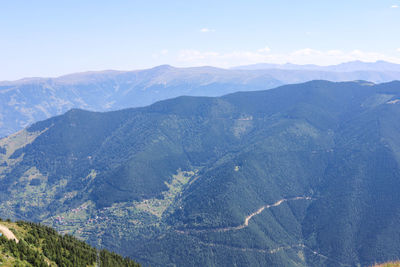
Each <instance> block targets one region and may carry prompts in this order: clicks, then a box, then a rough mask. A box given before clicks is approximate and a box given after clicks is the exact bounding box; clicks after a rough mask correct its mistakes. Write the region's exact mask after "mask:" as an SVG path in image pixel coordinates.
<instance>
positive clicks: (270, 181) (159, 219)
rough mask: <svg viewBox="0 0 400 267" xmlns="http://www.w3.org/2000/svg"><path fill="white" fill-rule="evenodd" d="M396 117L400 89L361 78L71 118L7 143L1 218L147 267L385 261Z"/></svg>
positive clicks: (398, 147)
mask: <svg viewBox="0 0 400 267" xmlns="http://www.w3.org/2000/svg"><path fill="white" fill-rule="evenodd" d="M399 118H400V82H391V83H386V84H379V85H374V84H371V83H367V82H362V81H360V82H346V83H331V82H326V81H313V82H309V83H304V84H298V85H289V86H284V87H280V88H277V89H273V90H268V91H257V92H241V93H235V94H231V95H226V96H223V97H219V98H211V97H179V98H176V99H171V100H167V101H162V102H158V103H156V104H153V105H151V106H149V107H145V108H137V109H126V110H121V111H115V112H108V113H94V112H87V111H82V110H71V111H69V112H67V113H66V114H64V115H62V116H58V117H54V118H51V119H49V120H46V121H42V122H39V123H36V124H34V125H32V126H31V127H30V128H28V129H26V130H24V131H21V132H20V133H18V134H16V135H13V136H10V137H8V138H5V139H1V140H0V147H2V148H3V149H4V150H3V151H4V153H1V154H0V160H1V162H0V188H1V190H2V194H0V215H2V216H3V217H11V218H20V219H26V218H29V219H31V220H34V221H40V222H43V223H45V224H48V225H51V226H53V227H55V228H56V229H57V230H58V231H60V232H62V233H68V234H71V235H74V236H77V237H80V238H83V239H84V240H86V241H88V242H89V243H90V244H93V245H96V246H97V247H101V248H103V247H104V248H107V249H110V250H112V251H118V252H119V253H121V254H123V255H129V256H130V257H132V258H134V259H136V260H138V261H139V262H141V263H144V264H150V265H151V266H169V265H170V266H173V265H174V264H176V265H178V266H193V265H195V266H200V265H206V266H232V265H239V266H266V265H267V266H268V265H271V266H357V265H358V264H360V265H362V266H364V265H372V264H374V263H375V262H385V261H388V260H392V259H395V258H397V257H398V255H400V245H399V244H400V242H398V241H399V240H398V236H400V228H399V227H398V223H397V222H398V221H399V219H400V210H399V209H398V207H397V203H398V202H399V201H400V199H399V195H398V193H397V192H398V191H399V188H400V180H399V179H398V178H399V177H400V176H399V175H400V168H399V162H400V138H399V134H400V120H399ZM289 199H291V200H290V201H286V200H289ZM280 200H282V202H279V201H280ZM284 200H285V201H284ZM277 203H278V204H277ZM275 204H276V205H275ZM267 206H268V208H265V209H264V210H262V211H261V212H259V213H257V211H258V210H259V209H260V208H262V207H267ZM252 214H254V216H251V215H252ZM249 216H251V217H249ZM246 217H247V218H250V219H249V221H248V223H247V225H246ZM241 225H242V226H243V225H244V227H239V226H241Z"/></svg>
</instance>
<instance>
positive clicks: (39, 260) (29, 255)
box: [0, 235, 49, 267]
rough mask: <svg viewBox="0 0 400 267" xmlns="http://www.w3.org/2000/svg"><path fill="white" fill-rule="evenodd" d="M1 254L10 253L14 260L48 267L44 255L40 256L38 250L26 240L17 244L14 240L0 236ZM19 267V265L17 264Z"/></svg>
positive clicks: (39, 266)
mask: <svg viewBox="0 0 400 267" xmlns="http://www.w3.org/2000/svg"><path fill="white" fill-rule="evenodd" d="M0 247H1V248H2V251H1V253H10V254H11V255H12V256H13V257H14V258H16V259H19V260H21V261H27V262H28V263H30V264H31V265H32V266H38V267H48V266H49V265H48V264H47V263H46V261H45V259H44V257H43V255H40V253H39V251H38V250H35V249H34V248H32V247H31V246H29V244H28V243H27V242H25V241H24V240H20V242H18V243H16V242H15V241H14V240H8V239H7V238H6V237H5V236H4V235H1V236H0ZM15 265H16V266H19V264H18V263H16V264H15Z"/></svg>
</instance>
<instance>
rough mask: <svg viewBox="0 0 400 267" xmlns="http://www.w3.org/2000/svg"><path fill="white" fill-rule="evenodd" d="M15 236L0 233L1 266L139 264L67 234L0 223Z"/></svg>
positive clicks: (41, 266) (134, 266)
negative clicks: (10, 237)
mask: <svg viewBox="0 0 400 267" xmlns="http://www.w3.org/2000/svg"><path fill="white" fill-rule="evenodd" d="M0 224H1V225H3V226H6V227H8V228H9V229H10V230H11V231H12V232H14V234H15V235H16V236H17V237H18V239H19V240H18V242H16V241H15V240H8V239H7V238H6V237H5V236H4V235H1V236H0V265H1V266H21V267H22V266H39V267H43V266H95V265H96V264H97V266H110V267H111V266H132V267H136V266H138V267H139V266H140V265H139V264H137V263H135V262H133V261H132V260H130V259H128V258H123V257H121V256H120V255H118V254H115V253H112V252H109V251H107V250H104V249H103V250H101V251H98V250H96V249H95V248H93V247H91V246H89V245H88V244H87V243H85V242H83V241H80V240H78V239H76V238H75V237H73V236H70V235H59V234H58V233H57V232H56V231H55V230H54V229H52V228H50V227H47V226H43V225H39V224H34V223H29V222H23V221H18V222H16V223H12V222H9V221H7V222H3V221H1V220H0Z"/></svg>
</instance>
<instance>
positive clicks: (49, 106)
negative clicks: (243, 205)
mask: <svg viewBox="0 0 400 267" xmlns="http://www.w3.org/2000/svg"><path fill="white" fill-rule="evenodd" d="M397 79H400V67H399V65H396V64H392V63H387V62H383V61H378V62H376V63H362V62H349V63H344V64H340V65H337V66H330V67H320V66H315V65H304V66H301V65H293V64H286V65H272V64H267V65H265V64H258V65H253V66H244V67H238V68H234V69H229V70H228V69H219V68H213V67H196V68H174V67H171V66H168V65H164V66H159V67H155V68H152V69H147V70H139V71H101V72H86V73H77V74H71V75H66V76H62V77H58V78H27V79H22V80H18V81H5V82H0V136H6V135H9V134H11V133H14V132H15V131H18V130H20V129H22V128H24V127H26V126H28V125H30V124H32V123H34V122H36V121H39V120H43V119H46V118H49V117H52V116H55V115H59V114H62V113H64V112H66V111H68V110H69V109H71V108H82V109H87V110H93V111H109V110H118V109H122V108H129V107H138V106H145V105H149V104H152V103H154V102H156V101H159V100H164V99H168V98H172V97H176V96H181V95H189V96H221V95H224V94H227V93H233V92H236V91H253V90H265V89H270V88H274V87H276V86H279V85H283V84H292V83H300V82H306V81H310V80H329V81H353V80H365V81H371V82H374V83H381V82H388V81H392V80H397Z"/></svg>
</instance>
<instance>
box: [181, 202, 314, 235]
mask: <svg viewBox="0 0 400 267" xmlns="http://www.w3.org/2000/svg"><path fill="white" fill-rule="evenodd" d="M295 200H312V198H311V197H293V198H283V199H281V200H278V201H277V202H275V203H273V204H268V205H264V206H262V207H261V208H259V209H258V210H256V211H255V212H253V213H251V214H250V215H248V216H246V218H245V219H244V223H243V224H241V225H238V226H230V227H221V228H213V229H201V230H197V229H189V230H176V232H177V233H181V234H190V233H207V232H228V231H236V230H240V229H243V228H246V227H248V226H249V222H250V220H251V219H252V218H253V217H254V216H256V215H259V214H260V213H261V212H263V211H264V210H265V209H269V208H272V207H277V206H279V205H281V204H282V203H284V202H288V201H295Z"/></svg>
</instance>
